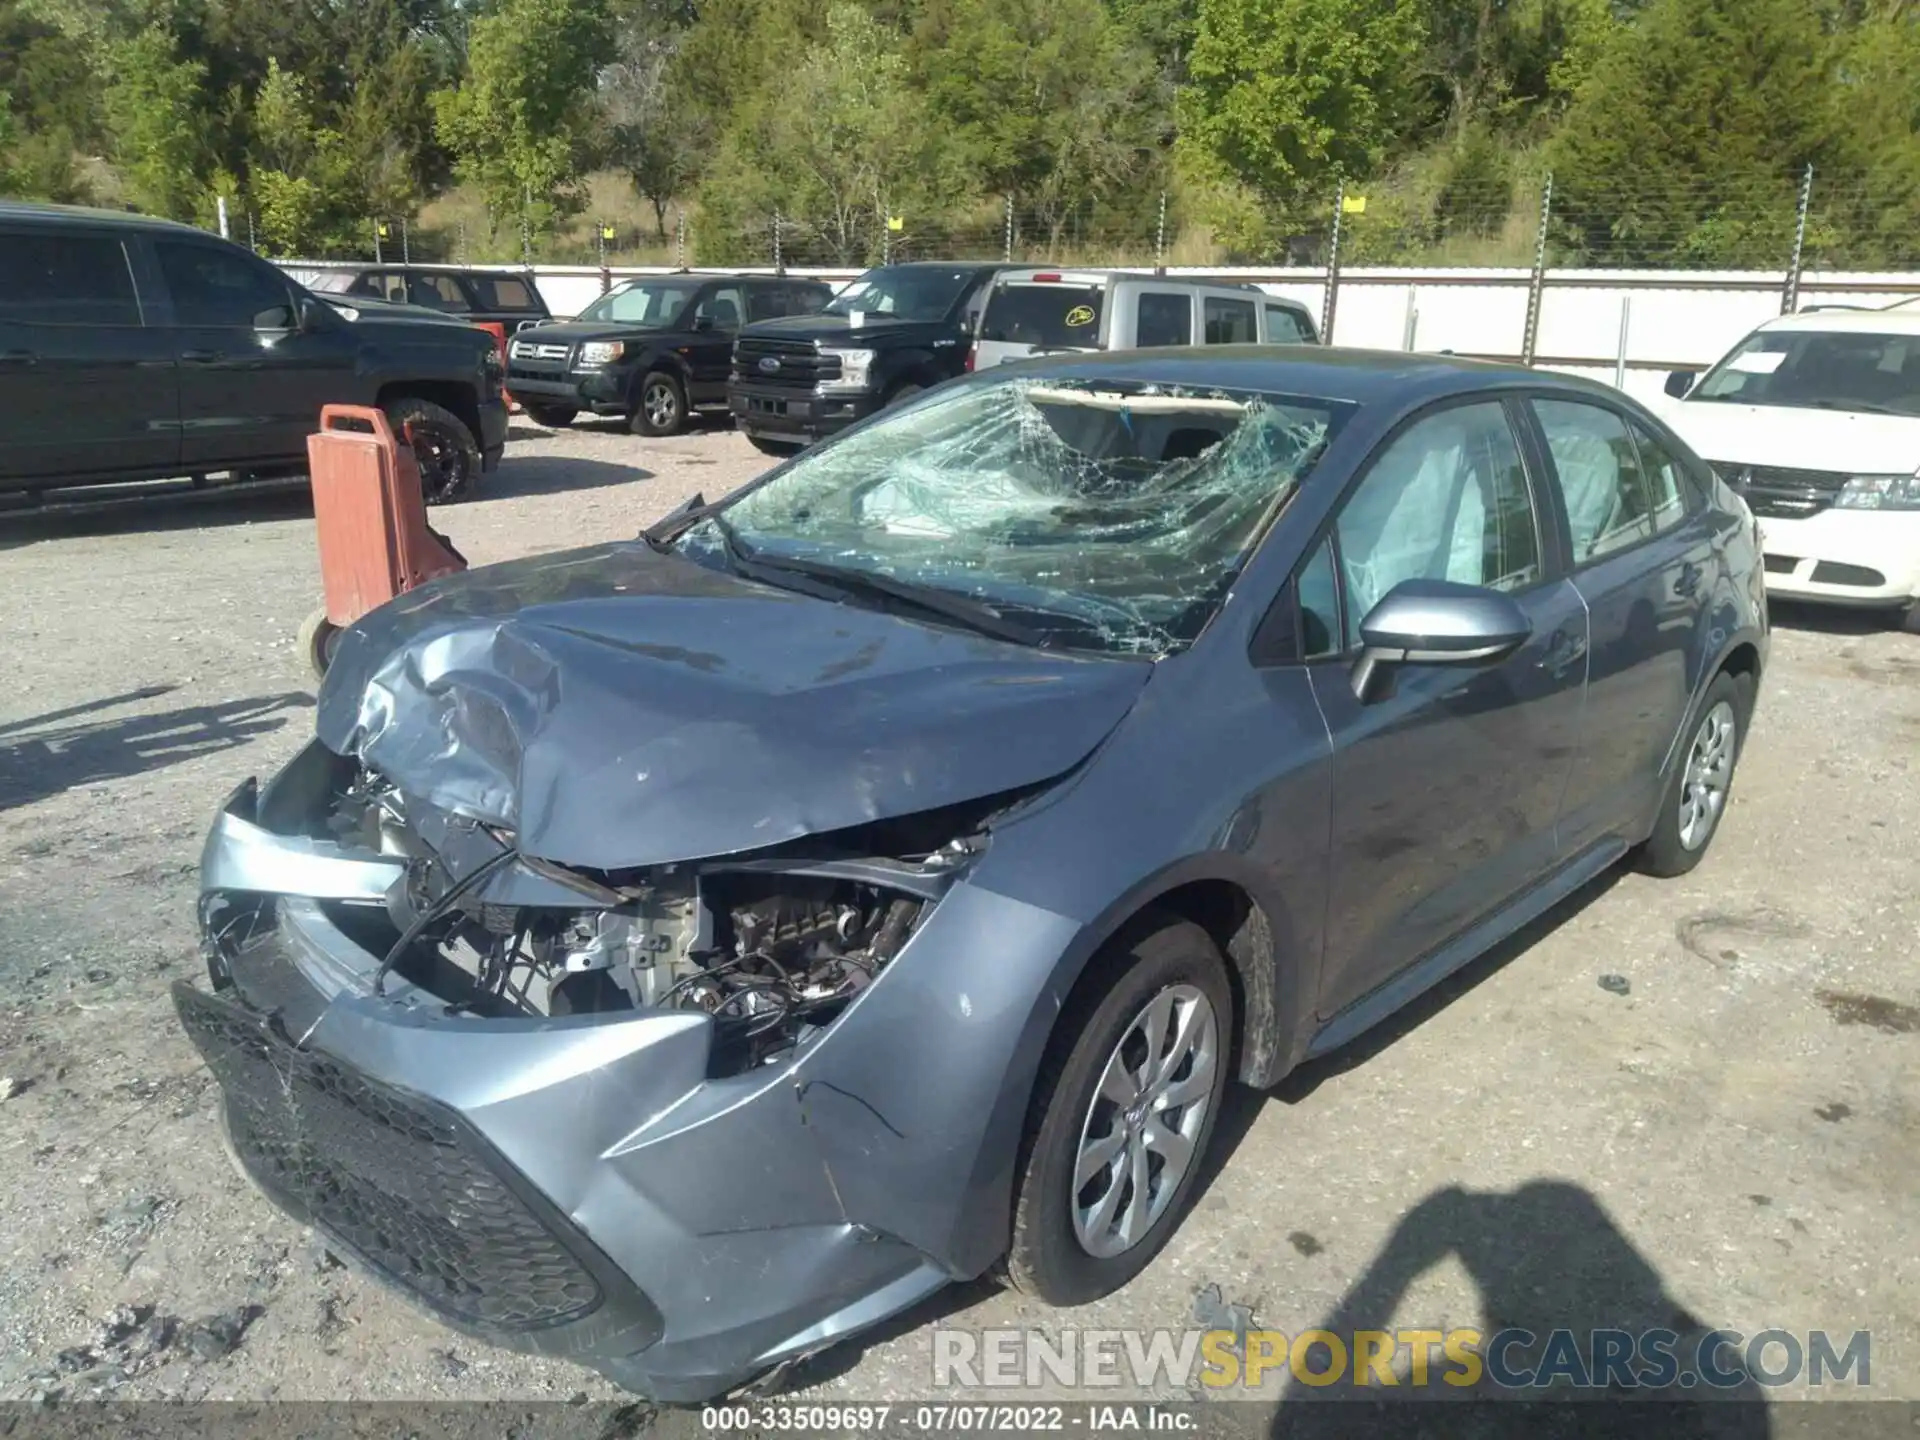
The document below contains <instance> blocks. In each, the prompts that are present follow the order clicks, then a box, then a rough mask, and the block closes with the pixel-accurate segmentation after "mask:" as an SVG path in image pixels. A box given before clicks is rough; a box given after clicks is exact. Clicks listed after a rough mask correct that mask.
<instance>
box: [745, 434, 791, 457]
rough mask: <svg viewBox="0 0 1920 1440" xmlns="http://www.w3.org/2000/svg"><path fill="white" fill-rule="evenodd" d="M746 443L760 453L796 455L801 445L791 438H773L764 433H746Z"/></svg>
mask: <svg viewBox="0 0 1920 1440" xmlns="http://www.w3.org/2000/svg"><path fill="white" fill-rule="evenodd" d="M747 443H748V444H749V445H751V446H753V448H754V449H756V450H758V451H759V452H760V453H761V454H762V455H779V456H783V457H784V456H787V455H798V454H799V453H800V451H801V449H802V447H801V446H800V445H799V444H798V443H797V442H795V441H792V440H774V439H771V438H769V437H768V436H765V435H755V434H752V433H749V434H748V435H747Z"/></svg>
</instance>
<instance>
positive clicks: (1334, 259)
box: [1320, 180, 1347, 345]
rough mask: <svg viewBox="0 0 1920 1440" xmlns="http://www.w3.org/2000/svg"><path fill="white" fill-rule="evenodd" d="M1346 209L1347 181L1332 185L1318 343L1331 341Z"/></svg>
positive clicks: (1329, 343)
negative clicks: (1330, 229) (1329, 230)
mask: <svg viewBox="0 0 1920 1440" xmlns="http://www.w3.org/2000/svg"><path fill="white" fill-rule="evenodd" d="M1346 211H1347V182H1346V181H1345V180H1342V181H1340V183H1339V184H1338V185H1336V186H1334V190H1333V236H1332V238H1331V239H1329V240H1328V242H1327V294H1326V298H1325V299H1324V300H1323V301H1321V304H1320V343H1321V344H1322V345H1331V344H1332V343H1333V311H1334V306H1335V304H1336V303H1337V298H1338V296H1339V293H1340V222H1341V217H1342V216H1344V215H1345V214H1346Z"/></svg>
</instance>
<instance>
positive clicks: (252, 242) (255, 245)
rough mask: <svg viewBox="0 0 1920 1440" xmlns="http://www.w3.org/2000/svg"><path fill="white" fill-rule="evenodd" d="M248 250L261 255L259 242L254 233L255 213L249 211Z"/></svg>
mask: <svg viewBox="0 0 1920 1440" xmlns="http://www.w3.org/2000/svg"><path fill="white" fill-rule="evenodd" d="M247 249H249V250H251V251H253V253H254V254H256V255H258V254H259V253H260V245H259V242H258V241H257V240H256V239H255V237H254V233H253V211H251V210H249V211H247Z"/></svg>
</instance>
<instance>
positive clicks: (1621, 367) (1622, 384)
mask: <svg viewBox="0 0 1920 1440" xmlns="http://www.w3.org/2000/svg"><path fill="white" fill-rule="evenodd" d="M1632 323H1633V296H1631V295H1622V296H1621V297H1620V349H1619V351H1618V353H1616V354H1615V355H1614V357H1613V388H1614V389H1616V390H1624V389H1626V388H1627V327H1628V326H1629V325H1631V324H1632Z"/></svg>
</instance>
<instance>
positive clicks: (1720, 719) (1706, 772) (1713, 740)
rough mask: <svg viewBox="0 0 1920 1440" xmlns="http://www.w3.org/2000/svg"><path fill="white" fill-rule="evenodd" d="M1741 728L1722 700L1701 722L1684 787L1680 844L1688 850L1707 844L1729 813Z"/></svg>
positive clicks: (1689, 753)
mask: <svg viewBox="0 0 1920 1440" xmlns="http://www.w3.org/2000/svg"><path fill="white" fill-rule="evenodd" d="M1737 728H1738V727H1737V726H1736V725H1735V723H1734V718H1733V706H1731V705H1729V704H1728V703H1727V702H1726V701H1724V700H1722V701H1720V703H1719V704H1717V705H1715V706H1714V707H1713V708H1712V709H1711V710H1709V711H1708V712H1707V714H1706V717H1705V718H1704V719H1703V720H1701V722H1700V728H1699V730H1698V731H1696V732H1695V734H1694V737H1693V745H1692V747H1691V748H1690V749H1689V750H1688V751H1687V770H1686V775H1685V778H1684V779H1682V781H1681V783H1680V843H1681V845H1683V846H1684V847H1685V848H1686V849H1688V850H1698V849H1699V848H1700V847H1701V846H1703V845H1705V844H1706V843H1707V841H1708V839H1709V838H1711V837H1712V835H1713V829H1714V826H1716V825H1718V824H1719V823H1720V814H1721V812H1722V811H1723V810H1725V809H1726V806H1727V790H1728V787H1729V786H1730V785H1731V784H1732V783H1733V761H1734V751H1735V748H1736V746H1735V741H1736V730H1737Z"/></svg>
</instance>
